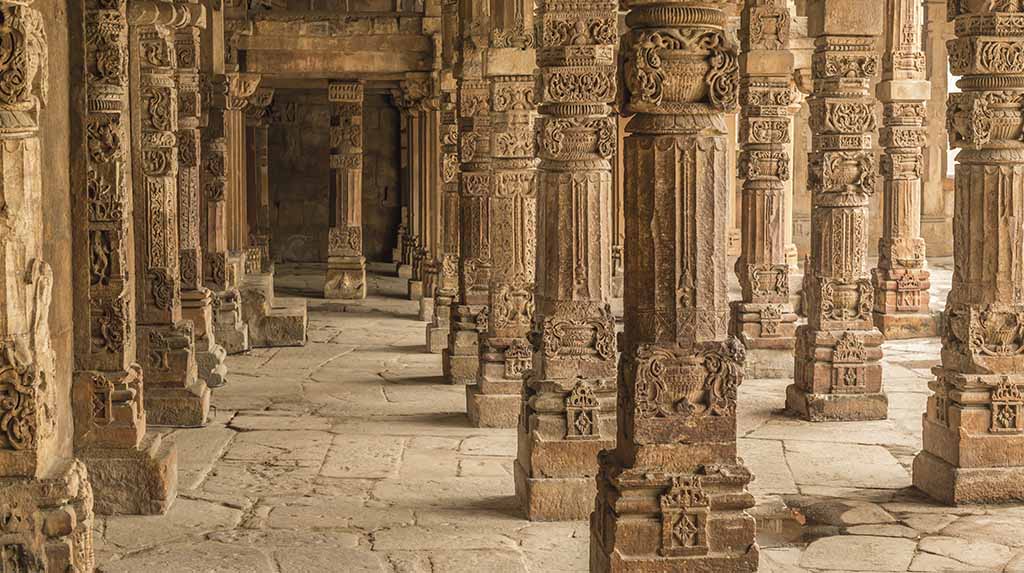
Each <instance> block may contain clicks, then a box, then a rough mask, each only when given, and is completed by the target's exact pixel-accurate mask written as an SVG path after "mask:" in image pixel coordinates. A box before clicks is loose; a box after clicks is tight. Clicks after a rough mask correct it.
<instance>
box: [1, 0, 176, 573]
mask: <svg viewBox="0 0 1024 573" xmlns="http://www.w3.org/2000/svg"><path fill="white" fill-rule="evenodd" d="M166 6H171V5H170V4H167V5H166ZM126 8H127V7H126V3H125V2H109V1H99V0H95V1H94V0H90V1H89V2H87V3H86V4H85V14H84V17H83V19H84V22H85V53H84V60H85V66H84V78H83V79H84V81H83V82H82V84H80V85H81V87H80V89H81V90H83V91H84V93H83V94H81V101H83V102H84V103H85V107H84V109H83V110H81V115H75V116H74V117H75V120H76V122H78V123H79V124H80V127H79V129H78V130H77V133H80V134H82V135H81V139H78V140H75V141H74V142H73V144H74V147H73V152H72V158H77V159H78V162H77V163H73V164H72V165H73V166H72V172H71V189H72V192H73V201H72V204H73V205H76V206H77V207H78V208H75V209H72V217H73V225H72V228H73V230H74V234H73V237H72V241H73V248H72V256H73V258H74V260H75V261H79V263H78V264H76V265H75V273H74V276H73V284H74V289H73V294H74V309H75V320H74V333H75V334H74V338H75V349H74V350H75V372H74V380H73V385H72V410H73V413H74V418H75V429H74V440H75V449H76V453H77V455H78V456H79V458H81V459H82V460H83V461H84V462H85V464H86V466H88V468H89V474H90V479H91V481H92V485H93V492H94V494H95V509H96V512H97V513H104V514H110V513H127V514H155V513H163V512H165V511H167V509H168V508H169V507H170V505H171V503H172V502H173V501H174V498H175V495H176V489H177V451H176V450H175V448H174V446H173V444H171V443H169V442H167V441H164V439H163V435H162V434H159V433H157V434H149V435H147V434H146V411H145V407H144V403H145V400H144V399H143V373H142V368H141V367H140V366H139V364H138V363H137V362H136V357H137V346H136V344H137V338H136V332H137V330H138V326H137V323H136V317H137V314H136V313H137V306H136V303H135V299H136V296H137V289H136V281H137V280H139V279H137V278H136V277H138V276H139V275H138V274H137V272H136V258H137V256H136V251H135V245H136V243H135V239H134V237H133V235H134V234H135V233H136V232H138V233H141V234H145V232H146V229H145V228H144V227H143V228H141V229H136V228H135V227H134V226H133V221H132V219H133V209H135V210H141V211H143V212H144V209H145V208H144V205H145V204H146V203H145V202H142V203H140V202H137V201H136V202H134V205H133V201H132V189H133V183H134V182H133V175H132V163H131V162H132V160H133V157H132V153H131V148H132V147H133V146H132V143H133V142H134V137H135V134H133V133H132V132H133V130H132V125H131V121H130V117H129V113H128V97H129V93H128V92H129V90H128V73H129V72H128V61H129V58H128V36H129V34H128V31H129V26H128V17H127V10H126ZM136 21H138V19H137V20H136ZM136 47H137V46H136ZM136 54H138V52H136ZM165 55H167V54H165ZM152 87H153V88H156V87H157V86H152ZM162 89H166V84H165V85H164V87H163V88H162ZM164 111H167V110H166V108H165V110H164ZM141 113H142V112H141V111H140V114H141ZM165 117H166V118H167V119H168V120H169V118H170V116H169V115H167V116H165ZM175 119H176V118H175ZM75 132H76V130H72V133H75ZM172 141H173V137H172ZM138 144H139V145H141V142H138ZM168 200H170V198H168ZM8 202H9V201H8ZM172 222H173V220H172ZM173 223H174V224H176V222H173ZM146 256H147V255H146V254H140V255H139V256H138V258H140V259H145V258H146ZM166 256H167V257H168V258H173V259H175V260H176V259H177V256H178V249H177V243H174V246H173V248H171V247H168V250H167V252H166ZM85 261H88V263H85ZM147 390H148V388H147ZM145 399H146V400H148V399H149V396H146V397H145ZM86 570H88V568H86Z"/></svg>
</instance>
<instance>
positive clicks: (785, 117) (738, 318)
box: [730, 0, 797, 378]
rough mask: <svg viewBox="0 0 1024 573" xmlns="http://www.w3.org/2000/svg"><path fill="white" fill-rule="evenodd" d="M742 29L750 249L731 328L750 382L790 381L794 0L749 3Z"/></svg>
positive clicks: (746, 240)
mask: <svg viewBox="0 0 1024 573" xmlns="http://www.w3.org/2000/svg"><path fill="white" fill-rule="evenodd" d="M742 30H743V33H742V55H740V59H739V66H740V76H741V78H742V79H741V82H740V103H741V105H742V108H741V110H740V131H739V133H740V145H741V146H742V153H741V155H740V165H739V173H740V179H741V180H742V181H743V187H742V201H741V203H740V206H739V208H740V228H741V230H742V234H741V245H742V248H741V252H740V257H739V259H738V260H737V261H736V275H737V277H739V283H740V288H741V290H742V299H741V300H739V301H736V302H733V303H732V305H731V306H732V315H731V323H730V330H731V332H732V334H733V335H734V336H736V337H738V338H739V339H740V341H741V342H743V345H744V346H745V347H746V349H747V364H746V373H747V375H748V376H752V377H755V378H788V377H790V376H792V375H793V347H794V345H795V343H796V339H795V338H794V336H795V334H796V321H797V316H796V313H794V312H793V306H792V305H791V304H790V291H789V285H790V280H789V270H790V267H789V263H788V262H787V261H786V233H785V225H786V185H785V182H786V181H788V180H789V179H790V176H791V164H792V157H791V156H790V155H789V153H788V152H787V150H786V145H787V144H788V143H789V142H790V133H791V131H792V118H791V117H790V115H789V106H790V103H791V101H792V95H793V90H792V89H791V88H790V83H791V82H792V76H793V56H792V54H790V53H789V52H788V51H787V50H786V46H787V45H788V44H789V34H790V15H789V9H788V7H787V5H786V0H746V2H745V3H744V6H743V15H742Z"/></svg>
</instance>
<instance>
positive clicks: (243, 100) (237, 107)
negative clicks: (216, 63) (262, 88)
mask: <svg viewBox="0 0 1024 573" xmlns="http://www.w3.org/2000/svg"><path fill="white" fill-rule="evenodd" d="M225 79H226V85H225V88H226V89H225V92H224V95H225V96H226V99H225V107H226V108H227V109H229V110H233V111H243V110H245V108H246V106H247V105H249V98H250V97H252V95H253V94H254V93H256V89H257V88H258V87H259V85H260V81H261V80H262V79H263V78H262V76H260V75H259V74H250V73H241V72H228V73H227V74H225Z"/></svg>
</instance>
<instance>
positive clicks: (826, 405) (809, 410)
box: [786, 384, 889, 422]
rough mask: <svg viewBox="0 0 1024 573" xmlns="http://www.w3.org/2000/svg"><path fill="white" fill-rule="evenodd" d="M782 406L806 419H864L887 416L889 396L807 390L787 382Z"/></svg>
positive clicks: (823, 420)
mask: <svg viewBox="0 0 1024 573" xmlns="http://www.w3.org/2000/svg"><path fill="white" fill-rule="evenodd" d="M786 409H787V410H789V411H790V412H792V413H794V414H796V415H797V416H799V417H801V418H803V419H804V420H807V421H809V422H864V421H869V420H884V419H886V418H888V416H889V398H888V397H887V396H886V395H885V394H883V393H880V392H879V393H874V394H811V393H808V392H805V391H804V390H802V389H800V388H798V387H797V385H796V384H791V385H789V387H787V388H786Z"/></svg>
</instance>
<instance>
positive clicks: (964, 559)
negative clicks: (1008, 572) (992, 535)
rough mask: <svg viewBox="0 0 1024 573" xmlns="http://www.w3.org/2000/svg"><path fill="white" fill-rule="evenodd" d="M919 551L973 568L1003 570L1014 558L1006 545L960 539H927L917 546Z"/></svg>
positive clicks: (938, 537)
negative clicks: (947, 558)
mask: <svg viewBox="0 0 1024 573" xmlns="http://www.w3.org/2000/svg"><path fill="white" fill-rule="evenodd" d="M917 548H918V550H920V551H924V552H926V553H934V554H936V555H941V556H943V557H949V558H950V559H955V560H957V561H959V562H961V563H964V564H966V565H970V566H972V567H981V568H984V569H989V570H992V569H1002V567H1003V566H1004V565H1006V563H1007V562H1008V561H1009V560H1010V558H1011V557H1013V551H1012V550H1011V549H1010V548H1009V547H1006V546H1004V545H998V544H996V543H989V542H986V541H981V540H978V539H972V540H970V541H968V540H966V539H961V538H958V537H945V536H934V537H926V538H924V539H922V540H921V543H920V544H919V545H918V546H917Z"/></svg>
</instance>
